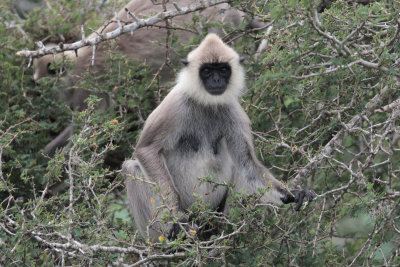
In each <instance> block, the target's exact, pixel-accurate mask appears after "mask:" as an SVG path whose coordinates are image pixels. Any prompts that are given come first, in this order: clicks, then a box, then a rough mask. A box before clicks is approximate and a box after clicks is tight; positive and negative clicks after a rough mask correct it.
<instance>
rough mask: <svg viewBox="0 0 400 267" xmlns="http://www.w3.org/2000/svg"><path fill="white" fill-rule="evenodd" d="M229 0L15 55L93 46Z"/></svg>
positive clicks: (205, 1) (207, 2)
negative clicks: (72, 41) (92, 36)
mask: <svg viewBox="0 0 400 267" xmlns="http://www.w3.org/2000/svg"><path fill="white" fill-rule="evenodd" d="M230 1H231V0H202V1H198V2H197V3H195V4H192V5H190V6H188V7H182V8H180V9H179V10H178V9H175V10H170V11H166V12H160V13H158V14H156V15H154V16H152V17H150V18H147V19H138V20H137V21H135V22H132V23H130V24H127V25H120V27H118V28H117V29H115V30H113V31H111V32H107V33H103V34H98V35H97V36H96V37H94V38H92V39H82V40H80V41H77V42H74V43H72V44H60V45H57V46H54V47H51V48H46V47H41V48H40V49H38V50H33V51H29V50H22V51H18V52H17V55H18V56H22V57H30V58H34V57H41V56H44V55H49V54H55V53H61V52H63V51H68V50H77V49H79V48H82V47H84V46H89V45H90V46H94V45H97V44H99V43H101V42H103V41H106V40H110V39H115V38H117V37H118V36H120V35H122V34H124V33H127V32H133V31H135V30H137V29H140V28H143V27H147V26H153V25H155V24H157V23H159V22H161V21H163V20H166V19H171V18H173V17H176V16H181V15H185V14H188V13H192V12H195V11H198V10H202V9H205V8H207V7H210V6H215V5H219V4H222V3H228V2H230Z"/></svg>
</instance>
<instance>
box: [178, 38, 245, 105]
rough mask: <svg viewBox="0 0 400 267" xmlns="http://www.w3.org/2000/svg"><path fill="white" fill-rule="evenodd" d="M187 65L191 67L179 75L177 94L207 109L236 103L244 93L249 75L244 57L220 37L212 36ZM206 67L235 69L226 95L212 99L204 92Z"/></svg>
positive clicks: (203, 42) (190, 58)
mask: <svg viewBox="0 0 400 267" xmlns="http://www.w3.org/2000/svg"><path fill="white" fill-rule="evenodd" d="M187 61H188V64H187V66H186V67H185V68H184V69H183V70H182V71H181V72H180V73H179V75H178V82H177V85H176V86H175V88H174V89H173V90H179V91H181V92H182V93H184V94H186V95H188V96H190V97H192V98H194V99H196V100H197V101H199V102H200V103H203V104H207V105H210V104H224V103H232V102H233V101H237V98H238V97H239V96H240V95H241V94H242V93H243V92H244V89H245V74H244V70H243V68H242V66H241V64H240V57H239V55H238V54H237V53H236V52H235V50H233V49H232V48H231V47H229V46H228V45H226V44H225V43H224V42H223V41H222V40H221V38H219V37H218V36H217V35H216V34H208V35H207V36H206V38H205V39H204V40H203V41H202V42H201V44H200V45H199V46H198V47H197V48H196V49H195V50H193V51H192V52H190V53H189V55H188V57H187ZM205 63H227V64H229V66H230V67H231V72H232V73H231V76H230V79H229V84H228V86H227V88H226V90H225V92H224V93H223V94H221V95H212V94H210V93H209V92H207V90H206V89H205V88H204V85H203V83H202V81H201V78H200V76H199V70H200V67H201V66H202V65H203V64H205Z"/></svg>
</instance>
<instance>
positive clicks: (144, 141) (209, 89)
mask: <svg viewBox="0 0 400 267" xmlns="http://www.w3.org/2000/svg"><path fill="white" fill-rule="evenodd" d="M241 61H242V60H241V58H240V57H239V55H238V54H237V53H236V52H235V51H234V50H233V49H232V48H230V47H229V46H228V45H226V44H225V43H224V42H223V41H222V40H221V39H220V38H219V37H218V36H217V35H215V34H208V35H207V36H206V38H205V39H204V40H203V41H202V42H201V44H200V45H199V46H198V47H197V48H196V49H195V50H193V51H192V52H191V53H189V55H188V56H187V60H183V61H182V62H183V63H184V64H185V65H186V66H185V67H184V68H183V69H182V70H181V72H180V73H179V75H178V79H177V84H176V85H175V87H174V88H173V89H172V90H171V92H170V93H169V94H168V95H167V96H166V97H165V99H164V100H163V101H162V102H161V103H160V105H159V106H158V107H157V108H156V109H155V110H154V111H153V112H152V113H151V114H150V116H149V117H148V119H147V121H146V123H145V125H144V129H143V132H142V134H141V136H140V138H139V141H138V144H137V146H136V151H135V153H134V157H135V158H136V159H135V160H127V161H125V162H124V163H123V166H122V174H123V175H124V177H125V178H126V179H127V181H126V187H127V193H128V198H129V202H130V207H131V211H132V214H133V217H134V220H135V222H136V225H137V227H138V229H139V231H140V233H141V234H142V235H143V236H146V235H147V234H148V235H149V237H150V238H156V237H157V236H159V235H160V234H164V235H166V236H168V237H174V236H176V234H177V233H178V232H179V228H178V229H177V226H176V225H173V224H171V225H170V226H168V227H164V229H163V227H162V226H161V224H160V223H157V220H154V216H155V214H157V210H156V208H157V207H158V206H160V205H162V204H165V201H167V206H169V207H171V209H172V211H173V212H178V211H182V212H183V214H184V212H185V210H186V209H187V208H188V207H189V206H190V205H191V204H193V203H194V202H195V201H196V198H195V196H194V194H193V193H195V194H197V195H201V196H203V198H202V201H203V202H204V203H208V204H209V206H210V208H212V209H217V208H221V205H222V206H223V207H222V210H224V212H227V210H228V208H229V207H228V205H227V204H225V200H226V198H227V194H228V189H227V188H226V187H223V186H218V187H217V188H214V190H213V184H212V183H208V182H205V183H198V180H197V178H198V177H207V176H209V177H215V179H216V180H215V182H216V183H218V184H219V183H226V184H233V189H234V190H235V191H237V192H243V193H246V194H256V193H258V192H259V191H258V189H260V188H263V189H266V188H268V189H267V190H266V193H265V194H264V195H263V196H262V197H261V199H260V201H262V202H271V203H275V204H283V203H290V202H296V203H297V206H296V210H298V209H299V208H300V207H301V205H302V203H303V198H304V197H305V198H306V199H307V201H312V200H313V193H311V192H310V191H308V190H301V191H298V190H293V191H290V190H289V189H287V187H286V186H285V185H284V184H283V183H281V182H279V181H278V180H276V179H275V178H274V176H273V175H272V174H271V173H270V172H269V171H268V169H267V168H265V167H264V166H263V165H262V164H261V163H260V162H259V161H258V159H257V158H256V156H255V154H254V147H253V141H252V135H251V128H250V120H249V118H248V116H247V114H246V113H245V111H244V110H243V109H242V107H241V106H240V103H239V96H240V95H241V94H242V92H243V91H244V89H245V73H244V70H243V68H242V66H241V64H240V63H241ZM154 184H158V185H159V186H160V187H159V188H160V192H158V193H157V194H155V193H154V190H153V187H152V185H154ZM160 196H164V200H163V201H161V198H160ZM165 197H166V198H167V199H165ZM154 202H155V203H154ZM152 220H153V222H155V223H153V224H151V225H150V226H149V222H150V221H152ZM185 220H187V218H182V221H185ZM146 233H147V234H146Z"/></svg>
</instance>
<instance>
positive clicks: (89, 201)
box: [0, 0, 400, 266]
mask: <svg viewBox="0 0 400 267" xmlns="http://www.w3.org/2000/svg"><path fill="white" fill-rule="evenodd" d="M34 2H37V1H34ZM46 2H47V3H48V4H47V6H44V7H43V8H40V9H35V10H33V11H32V12H30V13H29V14H25V15H24V18H21V17H20V15H21V14H19V13H18V12H16V11H15V8H13V6H12V4H11V2H9V1H3V2H2V3H0V33H1V34H0V86H1V88H0V96H1V97H0V113H1V116H0V201H1V206H0V229H1V231H0V250H1V251H2V253H1V256H0V265H5V266H13V265H21V264H23V265H27V266H31V265H49V266H52V265H106V264H112V265H117V266H120V265H123V264H126V266H129V265H135V264H136V265H141V264H143V265H144V264H150V263H151V262H154V263H155V264H156V265H158V264H159V265H162V264H164V265H179V264H181V265H184V266H186V265H189V266H192V265H206V266H221V265H225V266H227V265H231V266H232V265H242V266H364V265H365V266H398V265H400V257H399V252H400V251H399V250H400V245H399V244H400V220H399V218H400V213H399V203H400V180H399V175H400V164H399V162H400V153H399V151H400V131H399V129H400V125H399V114H400V110H399V105H400V100H399V97H400V93H399V90H398V88H399V80H398V79H399V75H400V74H399V62H400V58H399V52H400V45H399V32H400V17H399V12H398V11H399V10H400V2H399V1H391V0H382V1H345V0H337V1H330V2H331V3H330V6H329V7H327V8H326V9H325V10H323V12H322V13H317V12H316V10H317V7H318V6H319V5H320V1H312V0H302V1H296V0H288V1H233V2H232V5H234V6H236V7H237V8H239V9H241V10H243V11H245V12H246V13H247V14H248V16H249V17H252V16H258V17H259V18H260V19H261V20H262V21H264V22H265V23H266V27H264V28H262V29H259V30H258V31H254V30H249V29H247V28H246V27H244V26H243V27H239V28H237V29H232V32H228V33H226V36H224V39H225V40H226V41H227V42H229V41H232V40H235V43H234V45H235V48H236V50H237V51H238V52H239V53H240V54H242V55H245V56H246V61H247V62H246V64H245V67H246V71H247V78H248V82H247V84H248V92H247V93H246V94H245V95H244V97H243V98H242V100H241V103H242V106H243V107H244V109H245V110H246V112H247V113H248V114H249V117H250V119H251V121H252V125H253V133H254V140H255V144H256V153H257V156H258V157H259V158H260V159H261V160H262V162H263V163H264V164H265V165H266V166H267V167H269V168H270V169H271V170H272V172H273V173H274V174H275V175H276V176H277V177H278V178H279V179H280V180H283V181H285V182H287V183H288V185H290V186H291V187H296V186H300V187H302V188H304V187H307V188H310V189H312V190H313V191H314V192H315V193H316V195H317V198H316V200H315V201H314V202H313V203H311V205H309V206H308V207H305V208H304V209H302V210H301V211H300V212H295V211H294V209H293V207H291V206H283V207H275V206H273V205H266V204H260V203H259V202H258V201H257V200H258V197H259V195H255V196H250V197H249V196H243V195H241V194H239V193H233V194H232V195H233V196H232V198H231V199H230V200H229V201H231V202H232V205H233V208H232V209H231V211H230V214H229V216H224V215H223V214H221V213H218V212H216V211H213V210H210V209H208V208H207V207H206V206H204V205H202V204H201V196H197V197H198V199H199V201H198V202H197V203H195V204H194V205H193V206H192V207H191V208H190V210H189V211H188V213H189V214H190V215H191V218H192V219H193V220H195V221H196V222H197V224H198V225H200V226H202V227H201V228H200V230H199V232H198V233H195V234H194V235H186V236H185V235H183V234H182V235H180V236H179V237H178V239H176V240H174V241H168V240H166V238H165V237H163V236H161V237H160V238H159V241H158V242H154V241H150V240H144V239H143V238H142V237H140V236H139V235H138V234H137V232H136V230H135V226H134V224H133V222H132V219H131V218H130V216H129V212H128V210H127V205H126V197H125V194H126V193H125V191H124V181H123V178H122V176H121V175H120V173H119V169H120V166H121V163H122V161H123V160H124V159H125V158H129V157H130V156H131V155H132V152H133V151H134V147H135V143H136V141H137V136H138V134H139V132H140V129H141V127H142V126H143V121H144V120H145V119H146V118H147V116H148V115H149V114H150V112H151V111H152V110H153V109H154V108H155V107H156V106H157V104H158V103H159V102H160V100H162V98H163V97H164V96H165V95H166V94H167V92H168V88H169V87H170V86H171V83H166V84H165V83H160V82H158V81H157V80H154V79H153V73H154V70H151V69H150V68H148V67H147V66H146V65H143V64H139V63H137V62H132V61H130V60H129V59H127V58H125V57H124V56H123V55H121V54H119V53H116V52H115V50H113V49H110V51H109V52H108V57H109V60H108V61H107V64H108V65H107V69H108V71H107V73H106V74H104V75H102V76H96V77H95V76H93V75H91V74H89V73H88V74H86V78H85V79H84V80H83V81H81V82H80V83H79V84H78V85H76V86H79V87H81V88H86V89H89V90H92V91H93V92H95V93H107V94H109V95H111V97H112V98H113V100H114V102H115V105H114V106H113V107H112V108H110V109H108V110H107V111H103V112H102V111H98V110H96V109H95V108H94V107H95V105H96V103H97V102H98V101H99V98H97V97H95V96H93V97H91V98H90V99H88V108H87V109H85V110H84V111H82V112H77V111H71V110H70V109H69V108H67V106H66V105H65V104H64V103H62V101H60V100H57V98H56V97H55V95H56V92H57V91H59V90H60V89H63V88H64V85H63V84H62V83H61V82H60V79H59V77H56V78H47V79H43V80H42V81H41V82H40V84H38V85H36V84H34V83H32V81H31V75H32V69H31V68H30V67H28V66H29V59H25V58H21V57H17V56H15V53H16V52H17V51H19V50H22V49H24V48H30V49H34V41H38V40H44V39H46V40H50V41H53V42H60V41H63V42H72V41H74V40H77V39H79V33H80V27H81V25H83V24H84V25H85V26H86V27H85V30H86V31H87V33H90V29H91V28H92V29H93V28H96V27H98V26H99V25H101V24H102V23H103V22H104V20H106V19H108V18H110V17H111V16H112V15H113V14H114V10H118V9H119V8H120V7H121V6H122V3H119V2H118V1H115V2H113V1H111V2H108V3H104V2H105V1H66V0H63V1H46ZM324 2H327V1H324ZM359 2H360V3H359ZM213 26H215V25H213ZM204 28H205V29H206V28H207V27H204ZM205 34H206V32H203V33H202V36H204V35H205ZM202 36H199V38H196V39H195V40H193V44H197V43H198V42H199V40H200V39H201V37H202ZM239 37H240V38H239ZM160 41H161V42H163V41H165V40H160ZM110 42H111V48H112V46H113V41H110ZM169 45H170V47H171V49H174V50H175V51H177V52H178V54H180V56H182V57H184V56H185V55H186V54H187V52H188V51H190V50H191V48H190V45H188V46H185V47H182V46H181V44H180V42H179V40H176V39H175V38H172V37H171V38H170V40H169ZM261 48H263V49H261ZM175 68H176V69H177V70H178V69H179V66H176V67H175ZM71 123H73V125H75V134H74V135H73V137H72V138H71V139H70V143H69V145H68V146H67V147H65V148H64V149H61V150H59V151H57V153H56V154H55V155H54V156H53V157H48V156H46V155H44V154H43V153H42V152H41V151H42V149H43V148H44V146H45V145H46V144H47V143H48V142H49V141H51V140H52V138H54V136H56V135H57V134H58V133H59V132H60V131H61V130H62V129H63V128H64V127H65V126H67V125H69V124H71ZM208 182H212V181H211V180H208ZM227 186H228V185H227ZM261 193H262V192H260V194H261ZM216 229H219V230H216Z"/></svg>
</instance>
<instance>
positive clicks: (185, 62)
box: [181, 58, 189, 66]
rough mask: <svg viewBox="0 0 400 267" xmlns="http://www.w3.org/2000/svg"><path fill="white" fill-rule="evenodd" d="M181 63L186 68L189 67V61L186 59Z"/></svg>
mask: <svg viewBox="0 0 400 267" xmlns="http://www.w3.org/2000/svg"><path fill="white" fill-rule="evenodd" d="M181 62H182V64H183V65H185V66H187V65H189V61H187V60H186V59H184V58H182V59H181Z"/></svg>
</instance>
